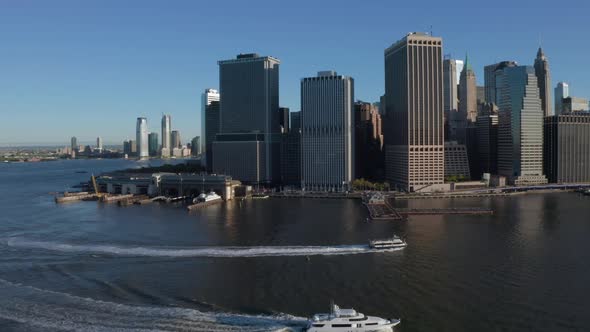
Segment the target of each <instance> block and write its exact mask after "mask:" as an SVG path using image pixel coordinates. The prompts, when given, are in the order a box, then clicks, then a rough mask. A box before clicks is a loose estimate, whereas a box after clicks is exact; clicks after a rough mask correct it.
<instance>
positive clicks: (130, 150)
mask: <svg viewBox="0 0 590 332" xmlns="http://www.w3.org/2000/svg"><path fill="white" fill-rule="evenodd" d="M123 153H125V154H126V155H127V156H129V157H131V156H136V155H137V144H136V142H135V141H134V140H132V139H130V140H126V141H124V142H123Z"/></svg>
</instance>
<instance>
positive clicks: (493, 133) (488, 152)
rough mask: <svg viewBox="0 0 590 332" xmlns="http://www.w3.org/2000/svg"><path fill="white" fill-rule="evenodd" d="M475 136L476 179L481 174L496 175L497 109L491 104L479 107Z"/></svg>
mask: <svg viewBox="0 0 590 332" xmlns="http://www.w3.org/2000/svg"><path fill="white" fill-rule="evenodd" d="M480 107H481V110H480V112H479V115H478V116H477V121H476V123H475V124H476V129H475V135H476V138H477V159H478V160H479V166H480V167H479V170H478V174H475V176H476V177H477V178H481V176H482V174H483V173H491V174H498V108H497V107H496V105H495V104H493V103H485V104H481V105H480Z"/></svg>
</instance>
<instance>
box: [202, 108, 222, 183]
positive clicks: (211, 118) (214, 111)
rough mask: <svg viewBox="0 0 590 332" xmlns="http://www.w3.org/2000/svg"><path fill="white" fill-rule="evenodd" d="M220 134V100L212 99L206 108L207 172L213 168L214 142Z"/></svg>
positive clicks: (204, 133)
mask: <svg viewBox="0 0 590 332" xmlns="http://www.w3.org/2000/svg"><path fill="white" fill-rule="evenodd" d="M217 134H219V101H212V102H211V103H210V104H209V105H207V107H206V110H205V131H204V132H203V135H204V140H205V142H206V143H205V145H206V146H205V168H206V169H207V172H211V171H212V170H213V142H214V141H215V137H216V136H217Z"/></svg>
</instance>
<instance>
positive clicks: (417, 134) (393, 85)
mask: <svg viewBox="0 0 590 332" xmlns="http://www.w3.org/2000/svg"><path fill="white" fill-rule="evenodd" d="M442 49H443V46H442V39H441V38H438V37H432V36H429V35H427V34H424V33H411V34H408V35H407V36H406V37H404V38H403V39H402V40H400V41H398V42H396V43H395V44H393V45H392V46H391V47H389V48H387V49H386V50H385V102H386V107H385V111H386V116H385V118H384V121H383V124H384V125H383V127H384V129H385V131H384V133H383V136H384V137H385V172H386V178H387V180H388V181H389V182H391V183H392V184H393V185H394V186H396V187H398V188H400V189H404V190H409V191H415V190H419V189H421V188H423V187H427V186H431V185H435V184H443V182H444V134H443V130H444V125H443V107H444V105H443V85H444V84H443V68H442V67H443V66H442V60H443V57H442V51H443V50H442Z"/></svg>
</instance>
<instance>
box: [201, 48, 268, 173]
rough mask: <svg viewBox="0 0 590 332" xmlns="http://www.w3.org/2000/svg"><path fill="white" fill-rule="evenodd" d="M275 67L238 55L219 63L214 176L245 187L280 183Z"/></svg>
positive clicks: (264, 58)
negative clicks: (226, 177)
mask: <svg viewBox="0 0 590 332" xmlns="http://www.w3.org/2000/svg"><path fill="white" fill-rule="evenodd" d="M279 63H280V61H279V60H278V59H276V58H273V57H270V56H259V55H258V54H240V55H238V56H237V58H236V59H232V60H222V61H219V62H218V64H219V92H220V112H219V113H220V132H219V134H217V138H216V141H215V142H213V147H212V148H213V171H215V172H216V173H225V174H228V175H231V176H233V177H234V178H236V179H238V180H242V181H244V182H249V183H271V182H274V181H279V180H280V174H279V173H280V164H279V163H280V160H279V154H280V125H279V112H278V110H279Z"/></svg>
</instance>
